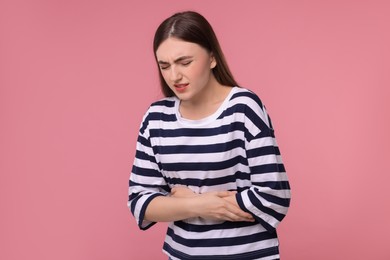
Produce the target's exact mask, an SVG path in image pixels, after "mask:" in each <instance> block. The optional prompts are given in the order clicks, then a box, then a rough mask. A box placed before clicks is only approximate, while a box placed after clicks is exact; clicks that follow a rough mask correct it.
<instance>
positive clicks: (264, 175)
mask: <svg viewBox="0 0 390 260" xmlns="http://www.w3.org/2000/svg"><path fill="white" fill-rule="evenodd" d="M179 102H180V101H179V100H178V99H177V98H175V97H171V98H165V99H163V100H160V101H158V102H155V103H154V104H152V105H151V106H150V108H149V110H148V111H147V112H146V114H145V116H144V118H143V122H142V124H141V127H140V132H139V137H138V141H137V147H136V155H135V160H134V165H133V169H132V173H131V176H130V187H129V202H128V205H129V207H130V209H131V212H132V213H133V215H134V216H135V218H136V220H137V222H138V225H139V227H140V228H141V229H147V228H149V227H150V226H152V225H153V224H154V223H153V222H149V221H147V220H145V219H144V213H145V210H146V207H147V205H148V204H149V202H150V201H151V200H152V199H153V198H155V197H156V196H166V195H168V194H169V192H170V189H171V188H172V187H174V186H175V185H185V186H187V187H188V188H190V189H192V190H193V191H194V192H196V193H204V192H209V191H223V190H236V191H238V193H237V195H236V198H237V201H238V203H239V206H240V207H241V208H242V209H243V210H244V211H247V212H249V213H251V214H252V215H253V216H254V218H255V219H256V221H255V222H254V223H249V222H227V221H226V222H218V221H210V220H205V219H201V218H191V219H187V220H183V221H177V222H173V223H170V225H169V228H168V231H167V235H166V239H165V243H164V251H165V252H166V253H167V254H168V255H169V256H170V257H171V258H172V259H275V258H278V257H279V251H278V244H279V243H278V239H277V235H276V232H275V228H276V227H277V226H278V224H279V223H280V221H281V220H282V219H283V217H284V216H285V214H286V213H287V209H288V207H289V203H290V187H289V183H288V179H287V175H286V172H285V169H284V165H283V163H282V159H281V156H280V151H279V148H278V146H277V143H276V140H275V136H274V131H273V128H272V125H271V120H270V118H269V116H268V114H267V112H266V110H265V108H264V106H263V104H262V103H261V101H260V99H259V98H258V97H257V96H256V95H255V94H254V93H253V92H251V91H249V90H247V89H244V88H238V87H234V88H233V89H232V91H231V93H230V95H229V96H228V97H227V98H226V100H225V101H224V102H223V104H222V105H221V107H220V108H219V109H218V111H216V112H215V113H214V114H213V115H211V116H209V117H207V118H204V119H202V120H187V119H184V118H181V116H180V114H179V112H178V106H179Z"/></svg>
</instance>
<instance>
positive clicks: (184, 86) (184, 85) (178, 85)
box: [174, 83, 188, 92]
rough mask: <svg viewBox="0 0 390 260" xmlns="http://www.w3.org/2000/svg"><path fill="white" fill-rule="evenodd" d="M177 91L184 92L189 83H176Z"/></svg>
mask: <svg viewBox="0 0 390 260" xmlns="http://www.w3.org/2000/svg"><path fill="white" fill-rule="evenodd" d="M174 86H175V89H176V91H177V92H184V91H185V90H186V88H187V86H188V83H185V84H174Z"/></svg>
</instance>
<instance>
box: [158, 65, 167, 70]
mask: <svg viewBox="0 0 390 260" xmlns="http://www.w3.org/2000/svg"><path fill="white" fill-rule="evenodd" d="M168 68H169V66H160V69H161V70H166V69H168Z"/></svg>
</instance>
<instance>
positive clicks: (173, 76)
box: [169, 67, 182, 82]
mask: <svg viewBox="0 0 390 260" xmlns="http://www.w3.org/2000/svg"><path fill="white" fill-rule="evenodd" d="M169 77H170V80H171V81H172V82H178V81H180V80H181V78H182V74H181V73H180V71H179V70H178V69H177V68H175V67H172V68H171V71H170V74H169Z"/></svg>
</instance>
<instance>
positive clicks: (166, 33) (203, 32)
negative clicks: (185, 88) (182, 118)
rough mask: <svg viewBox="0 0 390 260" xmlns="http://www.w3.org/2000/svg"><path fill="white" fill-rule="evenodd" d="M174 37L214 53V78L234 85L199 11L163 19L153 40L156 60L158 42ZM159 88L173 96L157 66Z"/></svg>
mask: <svg viewBox="0 0 390 260" xmlns="http://www.w3.org/2000/svg"><path fill="white" fill-rule="evenodd" d="M169 37H174V38H177V39H180V40H183V41H186V42H192V43H196V44H198V45H200V46H202V47H203V48H205V49H206V50H207V51H209V52H210V53H212V54H213V55H214V58H215V60H216V62H217V66H215V68H213V70H212V71H213V74H214V77H215V78H216V80H217V81H218V82H219V83H220V84H222V85H228V86H236V85H237V83H236V81H235V80H234V77H233V75H232V73H231V72H230V69H229V67H228V64H227V62H226V59H225V56H224V55H223V52H222V49H221V46H220V45H219V42H218V39H217V37H216V35H215V33H214V30H213V28H212V27H211V25H210V24H209V22H208V21H207V20H206V19H205V18H204V17H203V16H202V15H200V14H199V13H196V12H193V11H186V12H180V13H176V14H174V15H172V16H171V17H169V18H167V19H165V20H164V21H163V22H162V23H161V24H160V26H159V27H158V28H157V30H156V33H155V35H154V40H153V52H154V56H155V58H156V61H157V57H156V51H157V49H158V47H159V46H160V44H161V43H162V42H163V41H165V40H166V39H168V38H169ZM158 71H159V78H160V84H161V90H162V93H163V94H164V96H166V97H171V96H174V95H175V94H174V92H173V91H172V90H171V89H170V88H169V86H168V84H167V83H166V82H165V80H164V78H163V76H162V74H161V71H160V69H159V67H158Z"/></svg>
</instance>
